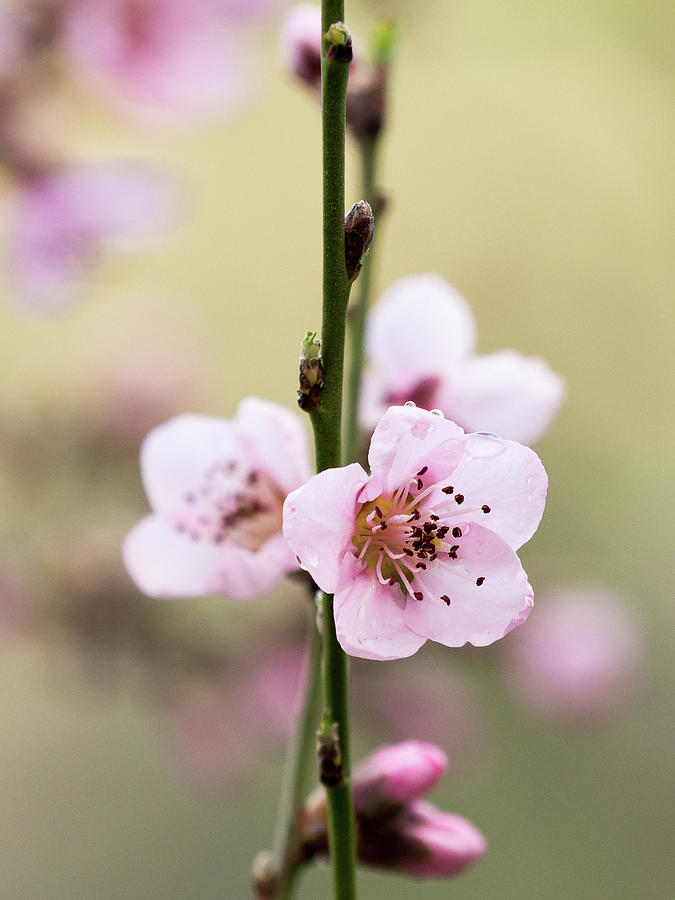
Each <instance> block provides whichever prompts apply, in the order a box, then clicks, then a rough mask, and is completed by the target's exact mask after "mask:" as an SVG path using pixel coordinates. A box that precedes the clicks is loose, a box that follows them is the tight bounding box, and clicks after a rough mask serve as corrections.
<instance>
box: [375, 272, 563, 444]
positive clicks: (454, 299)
mask: <svg viewBox="0 0 675 900" xmlns="http://www.w3.org/2000/svg"><path fill="white" fill-rule="evenodd" d="M411 329H412V332H411ZM411 333H412V334H413V335H414V339H411ZM475 345H476V326H475V321H474V317H473V313H472V311H471V308H470V306H469V305H468V303H467V302H466V300H465V299H464V298H463V297H462V295H461V294H460V293H459V292H458V291H457V290H456V289H455V288H454V287H453V286H452V285H451V284H449V283H448V282H447V281H445V279H443V278H442V277H441V276H439V275H412V276H409V277H407V278H401V279H399V280H398V281H397V282H395V283H394V284H393V285H392V286H391V287H390V288H389V289H388V290H387V291H386V292H385V294H384V295H383V296H382V298H381V299H380V301H379V302H378V303H377V304H376V305H375V307H374V308H373V310H372V311H371V313H370V315H369V316H368V322H367V326H366V352H367V355H368V357H369V360H370V370H369V371H368V372H367V373H366V376H365V379H364V389H363V393H364V402H363V407H362V417H363V419H364V424H366V425H369V424H372V423H373V422H374V421H376V419H377V417H378V415H380V414H381V412H382V410H383V409H384V408H385V407H386V406H389V405H391V404H394V403H404V402H406V401H408V400H412V401H414V402H415V403H416V404H417V405H418V406H421V407H424V408H425V409H434V408H437V409H440V410H442V411H443V413H445V415H446V416H448V417H449V418H451V419H452V420H453V421H454V422H457V423H458V424H459V425H461V426H462V428H464V429H465V430H466V431H487V432H491V433H493V434H498V435H499V436H500V437H503V438H507V439H509V440H515V441H520V442H521V443H524V444H531V443H533V442H534V441H536V440H538V439H539V438H540V437H541V436H542V435H543V434H544V432H545V431H546V429H547V428H548V427H549V425H550V424H551V422H552V420H553V418H554V416H555V415H556V413H557V412H558V410H559V409H560V406H561V404H562V401H563V399H564V395H565V384H564V381H563V379H562V378H561V377H560V376H559V375H556V374H555V372H553V371H552V370H551V369H550V368H549V366H548V365H547V364H546V363H545V362H544V361H543V360H541V359H538V358H536V357H526V356H522V355H521V354H520V353H518V352H517V351H515V350H500V351H498V352H496V353H489V354H477V353H476V352H475Z"/></svg>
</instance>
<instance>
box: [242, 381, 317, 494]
mask: <svg viewBox="0 0 675 900" xmlns="http://www.w3.org/2000/svg"><path fill="white" fill-rule="evenodd" d="M234 425H235V428H236V429H237V433H238V435H240V436H241V437H242V439H243V440H244V441H245V442H246V445H247V447H248V449H249V452H250V455H251V457H252V459H253V465H254V466H260V467H261V468H262V469H263V470H264V471H265V472H266V473H267V474H268V475H270V476H271V477H272V480H273V481H274V482H275V484H277V485H278V486H279V487H280V488H281V490H282V491H283V493H284V494H288V493H289V492H290V491H293V490H295V488H297V487H300V485H301V484H304V483H305V481H307V480H308V479H309V478H310V476H311V474H312V472H311V469H310V465H309V447H308V444H307V432H306V431H305V428H304V426H303V423H302V420H301V419H300V416H299V415H297V414H295V413H292V412H291V411H290V410H288V409H286V407H284V406H280V405H279V404H278V403H270V402H268V401H267V400H259V399H258V398H257V397H247V398H246V399H245V400H242V401H241V403H240V404H239V408H238V409H237V414H236V416H235V418H234Z"/></svg>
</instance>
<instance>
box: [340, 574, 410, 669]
mask: <svg viewBox="0 0 675 900" xmlns="http://www.w3.org/2000/svg"><path fill="white" fill-rule="evenodd" d="M358 565H360V564H359V563H358V562H357V560H356V559H354V567H355V566H358ZM350 568H351V566H350ZM344 582H345V586H344V587H340V588H339V590H338V591H337V593H336V594H335V603H334V615H335V629H336V632H337V638H338V641H339V642H340V646H341V647H342V649H343V650H344V651H345V653H348V654H349V655H350V656H359V657H361V658H362V659H403V657H406V656H412V655H413V653H416V652H417V651H418V650H419V648H420V647H421V646H422V644H424V643H425V641H426V637H422V636H420V635H419V634H416V633H414V632H413V631H411V630H410V628H408V626H407V624H406V623H405V621H404V617H403V609H404V603H405V601H404V598H403V595H402V594H401V591H400V590H399V588H398V586H396V585H393V586H389V585H382V584H380V582H379V581H378V580H377V579H376V578H374V577H373V575H372V573H366V572H364V573H363V574H358V575H356V574H355V573H354V572H352V573H351V575H350V577H349V578H345V579H344Z"/></svg>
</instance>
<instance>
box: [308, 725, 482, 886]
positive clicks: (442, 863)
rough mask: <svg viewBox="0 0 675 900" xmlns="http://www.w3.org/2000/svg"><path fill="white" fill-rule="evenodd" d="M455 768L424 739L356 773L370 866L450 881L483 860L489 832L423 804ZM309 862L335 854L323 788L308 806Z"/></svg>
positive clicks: (364, 856) (389, 750)
mask: <svg viewBox="0 0 675 900" xmlns="http://www.w3.org/2000/svg"><path fill="white" fill-rule="evenodd" d="M446 766H447V759H446V757H445V754H444V753H443V751H442V750H440V749H439V748H438V747H435V746H434V745H433V744H426V743H424V742H422V741H415V740H411V741H404V742H403V743H402V744H394V745H391V746H388V747H381V748H379V749H378V750H376V751H375V752H374V753H372V754H371V755H370V756H368V757H366V759H364V760H363V761H362V762H361V763H359V765H357V766H356V767H355V768H354V771H353V773H352V784H353V791H354V811H355V814H356V820H357V823H358V829H357V837H358V857H359V860H360V861H361V862H363V863H368V864H370V865H373V866H380V867H383V868H388V869H395V870H397V871H399V872H404V873H406V874H408V875H412V876H414V877H418V878H447V877H449V876H452V875H458V874H459V873H460V872H461V871H463V870H464V869H466V868H467V866H469V865H471V863H473V862H475V860H476V859H478V858H479V857H480V856H482V855H483V853H484V852H485V849H486V842H485V838H484V837H483V835H482V834H481V832H480V831H479V830H478V829H477V828H476V826H475V825H473V824H472V823H471V822H469V821H468V820H467V819H464V818H463V817H462V816H458V815H455V814H454V813H446V812H441V811H440V810H439V809H437V808H436V807H435V806H433V805H432V804H431V803H428V802H427V801H425V800H422V799H421V798H422V797H423V796H424V795H425V794H427V793H428V792H429V791H430V790H431V789H432V788H433V787H434V786H435V785H436V784H437V783H438V781H439V779H440V778H441V776H442V775H443V773H444V771H445V769H446ZM303 819H304V825H305V828H306V831H307V835H308V840H307V842H306V847H305V848H304V850H305V851H306V854H307V857H311V856H312V855H313V854H315V853H316V852H325V850H327V849H328V848H327V839H326V834H325V832H326V819H327V813H326V799H325V792H324V789H323V788H321V787H320V788H317V789H316V790H315V791H314V792H313V793H312V794H311V796H310V797H309V798H308V800H307V802H306V804H305V814H304V817H303Z"/></svg>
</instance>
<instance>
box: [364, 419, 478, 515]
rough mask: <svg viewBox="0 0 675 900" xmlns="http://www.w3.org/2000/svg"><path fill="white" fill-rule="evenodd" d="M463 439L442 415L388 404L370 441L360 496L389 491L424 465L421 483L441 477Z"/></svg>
mask: <svg viewBox="0 0 675 900" xmlns="http://www.w3.org/2000/svg"><path fill="white" fill-rule="evenodd" d="M465 441H466V436H465V434H464V432H463V431H462V429H461V428H460V427H459V426H458V425H455V423H454V422H450V421H449V420H448V419H444V418H443V416H438V415H434V414H433V413H430V412H427V411H426V410H424V409H418V408H417V407H414V406H392V407H390V408H389V409H388V410H387V412H386V413H385V414H384V416H382V418H381V419H380V421H379V423H378V425H377V427H376V428H375V432H374V434H373V437H372V440H371V442H370V450H369V451H368V463H369V465H370V468H371V471H372V476H371V479H370V481H369V483H368V485H367V486H366V490H365V491H364V492H363V494H362V496H361V498H360V499H361V500H362V501H365V500H374V499H375V498H376V497H378V496H380V495H381V494H387V493H393V492H394V491H395V490H396V489H397V488H399V487H400V486H401V485H402V484H403V483H405V481H406V480H407V479H409V478H411V477H413V476H415V475H416V473H418V472H420V471H421V470H422V469H423V468H425V467H426V471H425V472H424V474H423V484H424V485H425V486H426V485H430V484H434V483H437V482H440V481H443V480H444V479H446V478H448V477H449V476H450V475H451V474H452V473H453V472H454V470H455V467H456V466H457V464H458V462H459V461H460V459H461V458H462V454H463V452H464V445H465ZM414 490H417V488H415V489H414Z"/></svg>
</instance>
